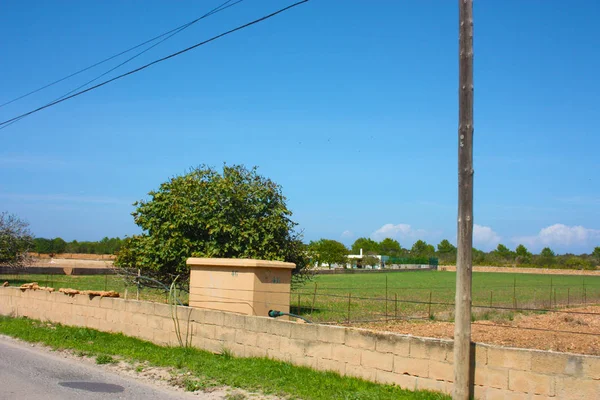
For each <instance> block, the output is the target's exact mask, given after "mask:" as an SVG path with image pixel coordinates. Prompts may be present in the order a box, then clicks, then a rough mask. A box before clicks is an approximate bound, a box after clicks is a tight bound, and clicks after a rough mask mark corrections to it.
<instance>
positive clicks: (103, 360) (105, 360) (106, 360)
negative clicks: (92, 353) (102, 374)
mask: <svg viewBox="0 0 600 400" xmlns="http://www.w3.org/2000/svg"><path fill="white" fill-rule="evenodd" d="M116 363H118V361H117V360H115V359H114V358H112V357H111V356H109V355H107V354H100V355H99V356H98V357H96V364H116Z"/></svg>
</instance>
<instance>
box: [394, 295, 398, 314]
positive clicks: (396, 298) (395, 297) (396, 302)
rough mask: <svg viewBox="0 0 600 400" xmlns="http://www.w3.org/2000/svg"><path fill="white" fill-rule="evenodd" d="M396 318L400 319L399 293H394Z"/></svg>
mask: <svg viewBox="0 0 600 400" xmlns="http://www.w3.org/2000/svg"><path fill="white" fill-rule="evenodd" d="M394 319H398V293H394Z"/></svg>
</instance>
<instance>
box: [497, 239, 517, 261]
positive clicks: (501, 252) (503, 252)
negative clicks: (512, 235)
mask: <svg viewBox="0 0 600 400" xmlns="http://www.w3.org/2000/svg"><path fill="white" fill-rule="evenodd" d="M494 253H496V254H497V255H498V256H499V257H500V258H502V259H505V260H508V259H512V258H513V257H514V254H513V252H512V251H510V249H509V248H508V247H506V246H505V245H503V244H502V243H500V244H499V245H498V247H496V250H494Z"/></svg>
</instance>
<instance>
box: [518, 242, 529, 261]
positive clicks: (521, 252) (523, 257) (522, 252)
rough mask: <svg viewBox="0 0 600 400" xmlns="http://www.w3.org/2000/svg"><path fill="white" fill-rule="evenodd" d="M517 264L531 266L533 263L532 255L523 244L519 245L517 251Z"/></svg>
mask: <svg viewBox="0 0 600 400" xmlns="http://www.w3.org/2000/svg"><path fill="white" fill-rule="evenodd" d="M515 254H516V255H517V257H516V262H517V263H518V264H529V263H531V253H530V252H529V250H527V247H525V246H523V245H522V244H520V245H518V246H517V248H516V249H515Z"/></svg>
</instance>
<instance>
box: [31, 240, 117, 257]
mask: <svg viewBox="0 0 600 400" xmlns="http://www.w3.org/2000/svg"><path fill="white" fill-rule="evenodd" d="M122 243H123V239H121V238H118V237H117V238H108V237H105V238H104V239H102V240H100V241H97V242H91V241H85V242H78V241H77V240H73V241H72V242H67V241H65V240H63V239H62V238H59V237H57V238H54V239H46V238H35V239H33V251H34V252H36V253H42V254H62V253H76V254H115V253H117V252H118V251H119V249H120V248H121V245H122Z"/></svg>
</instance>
